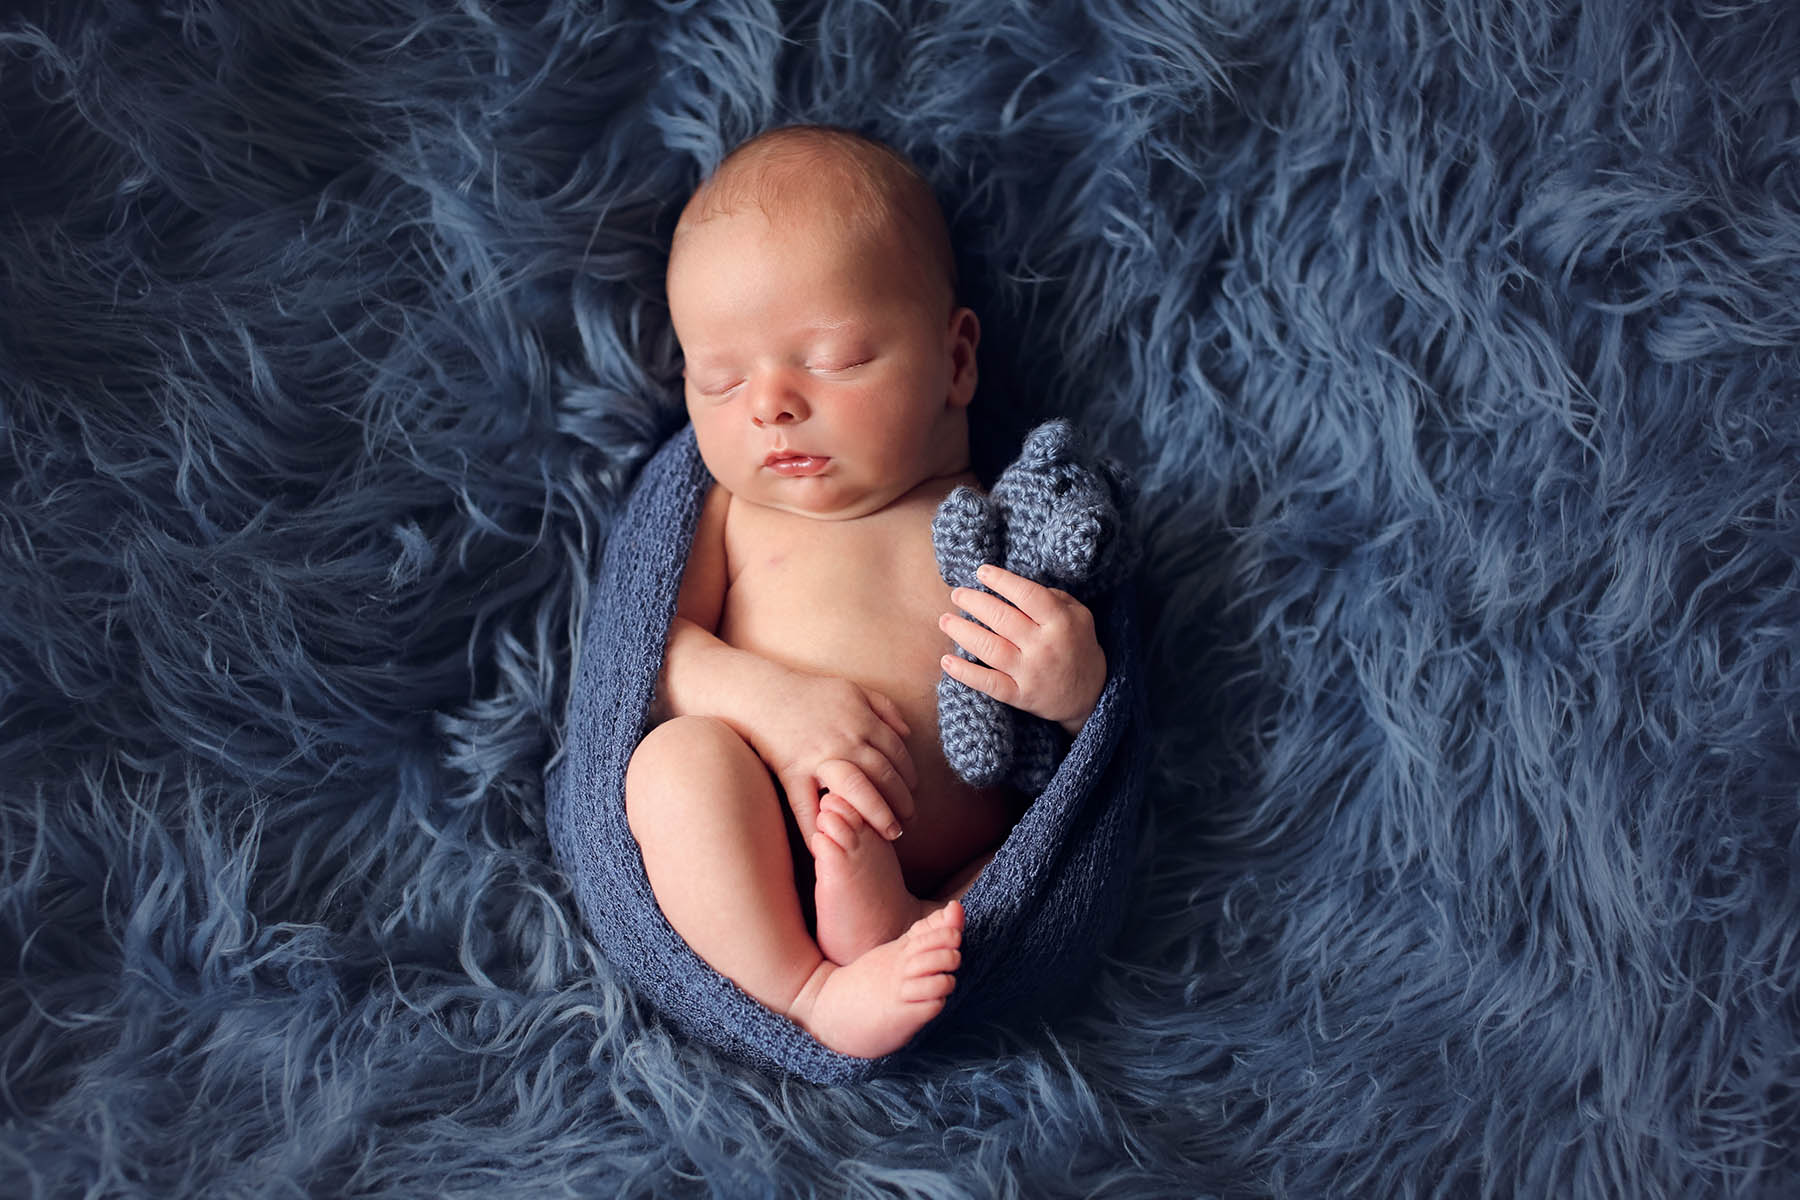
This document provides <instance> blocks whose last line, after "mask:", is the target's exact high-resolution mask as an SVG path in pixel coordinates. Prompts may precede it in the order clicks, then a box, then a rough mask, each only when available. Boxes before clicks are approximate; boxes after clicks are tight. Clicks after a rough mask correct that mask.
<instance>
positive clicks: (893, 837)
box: [888, 825, 905, 842]
mask: <svg viewBox="0 0 1800 1200" xmlns="http://www.w3.org/2000/svg"><path fill="white" fill-rule="evenodd" d="M904 832H905V830H903V829H901V828H900V827H899V826H898V825H895V826H892V827H891V828H889V829H888V841H890V842H897V841H899V840H900V835H901V834H902V833H904Z"/></svg>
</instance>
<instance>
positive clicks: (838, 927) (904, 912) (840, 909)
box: [810, 796, 942, 963]
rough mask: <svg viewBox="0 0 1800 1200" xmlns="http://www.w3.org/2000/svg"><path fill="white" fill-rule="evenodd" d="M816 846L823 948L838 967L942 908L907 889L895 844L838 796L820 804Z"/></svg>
mask: <svg viewBox="0 0 1800 1200" xmlns="http://www.w3.org/2000/svg"><path fill="white" fill-rule="evenodd" d="M810 845H811V848H812V855H813V876H814V880H815V882H814V884H813V908H814V910H815V912H816V914H817V917H818V929H819V949H820V950H822V951H824V953H825V957H826V958H829V959H830V960H831V961H832V962H834V963H851V962H855V961H856V960H857V959H858V958H861V957H862V956H863V955H864V954H866V953H868V952H869V951H870V950H872V949H874V948H875V947H876V946H879V945H881V944H882V943H883V942H891V941H893V940H894V939H895V938H897V937H899V936H900V935H901V934H902V933H904V932H905V931H906V929H907V927H908V926H910V925H911V924H912V923H913V922H914V921H917V920H918V919H919V918H921V917H923V916H925V915H926V914H927V913H929V912H931V911H933V910H934V909H937V908H940V907H942V905H941V904H932V903H929V902H927V901H924V900H920V899H918V898H917V897H915V896H914V895H913V894H912V893H911V892H909V891H907V890H906V880H905V878H904V876H903V875H902V874H901V871H900V859H899V856H898V855H896V854H895V853H894V844H893V843H892V842H890V841H888V840H887V839H886V838H884V837H882V836H881V835H880V834H879V833H876V832H875V830H874V829H872V828H871V827H870V826H869V823H868V822H867V821H864V820H863V818H862V814H861V813H859V812H857V811H856V810H855V809H854V808H852V807H851V806H850V804H849V802H848V801H845V800H842V799H839V798H838V797H836V796H825V797H823V798H822V799H821V800H820V801H819V818H818V828H817V829H816V831H815V832H814V833H813V836H812V841H811V843H810Z"/></svg>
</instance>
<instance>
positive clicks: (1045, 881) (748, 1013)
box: [545, 426, 1145, 1083]
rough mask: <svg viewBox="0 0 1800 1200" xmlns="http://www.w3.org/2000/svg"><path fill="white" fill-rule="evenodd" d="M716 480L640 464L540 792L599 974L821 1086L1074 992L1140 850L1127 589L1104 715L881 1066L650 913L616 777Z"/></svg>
mask: <svg viewBox="0 0 1800 1200" xmlns="http://www.w3.org/2000/svg"><path fill="white" fill-rule="evenodd" d="M712 484H713V480H712V476H711V475H710V474H709V473H708V472H707V470H706V466H705V464H704V463H703V462H702V461H701V459H700V452H699V448H698V446H697V444H696V443H695V441H694V434H693V429H692V427H691V426H690V427H688V428H687V429H685V430H683V431H682V432H681V433H679V434H677V435H676V436H675V437H673V438H671V439H670V440H669V442H668V443H667V444H665V445H664V446H663V447H662V449H660V450H659V451H657V453H656V454H655V456H654V457H653V458H652V459H651V460H650V462H649V463H648V464H647V465H646V466H645V468H644V470H643V472H642V474H641V475H640V476H639V477H638V480H637V482H636V483H635V484H634V485H633V487H632V492H631V496H630V498H629V500H628V501H627V503H626V507H625V512H624V515H623V516H621V517H620V518H619V522H618V524H617V525H616V526H615V527H614V531H613V533H612V536H611V538H610V539H609V541H608V542H607V547H606V553H605V556H604V558H603V560H602V562H601V566H600V571H599V574H598V576H597V577H596V578H595V579H594V581H593V587H592V590H591V592H590V593H589V601H588V609H587V612H586V614H585V616H584V617H583V626H582V635H581V649H580V653H579V656H578V659H577V662H576V664H575V669H574V674H573V676H572V682H571V685H570V693H569V709H568V716H567V720H566V722H565V725H564V731H563V757H562V760H561V761H560V762H559V763H557V764H556V766H555V767H554V768H552V769H551V770H550V771H549V773H548V775H547V777H546V779H545V802H546V807H547V812H546V816H547V820H548V826H549V834H550V844H551V848H552V850H553V851H554V853H555V857H556V862H557V866H558V867H559V868H560V869H561V870H562V872H563V873H564V875H565V876H567V877H568V879H569V880H570V882H571V884H572V887H573V891H574V895H575V903H576V906H577V908H578V909H579V910H580V912H581V917H582V920H583V921H584V922H585V923H586V925H587V927H588V930H589V931H590V932H591V933H592V934H593V936H594V939H595V941H596V942H598V943H599V945H600V949H601V950H602V952H603V953H604V954H605V955H606V958H607V960H608V962H610V963H611V964H612V965H613V967H614V968H615V969H616V970H617V971H618V973H619V975H620V976H621V978H623V979H624V980H625V981H626V982H627V983H628V984H629V985H630V986H631V987H632V989H633V990H634V991H635V992H636V993H637V994H638V995H639V996H641V997H643V998H645V999H647V1000H648V1001H650V1003H651V1004H653V1005H654V1006H655V1007H656V1009H657V1010H658V1011H660V1012H661V1013H662V1014H664V1015H665V1016H666V1017H667V1018H668V1019H669V1020H670V1021H671V1022H672V1023H673V1024H674V1025H675V1026H676V1027H677V1028H679V1029H681V1030H683V1031H684V1032H686V1033H687V1034H688V1035H689V1036H691V1037H693V1038H695V1039H697V1040H699V1041H702V1042H705V1043H707V1044H709V1045H711V1046H713V1047H714V1048H715V1049H717V1050H719V1051H721V1052H723V1053H725V1054H728V1055H730V1056H732V1057H734V1058H738V1059H742V1060H744V1061H748V1062H751V1063H754V1064H757V1065H759V1066H761V1067H763V1068H765V1069H769V1070H773V1071H786V1072H792V1073H793V1074H796V1075H800V1076H804V1077H805V1078H807V1079H811V1080H813V1081H815V1082H820V1083H842V1082H848V1081H850V1080H854V1079H860V1078H864V1077H867V1076H870V1075H873V1074H876V1073H878V1072H881V1071H884V1070H886V1069H888V1068H889V1067H890V1066H891V1064H892V1062H893V1061H894V1060H895V1059H896V1058H897V1057H899V1056H902V1055H907V1054H910V1053H912V1052H914V1051H915V1050H916V1049H917V1048H918V1047H919V1046H921V1045H922V1044H924V1043H926V1042H928V1041H929V1040H931V1039H934V1038H936V1037H937V1036H939V1035H940V1034H941V1033H943V1032H944V1031H946V1030H954V1029H967V1028H969V1027H970V1026H972V1025H974V1024H975V1023H977V1022H979V1021H982V1020H987V1019H999V1018H1005V1019H1008V1020H1009V1021H1018V1020H1022V1019H1024V1018H1025V1017H1026V1015H1027V1014H1029V1013H1032V1012H1034V1011H1042V1010H1044V1009H1047V1008H1049V1007H1051V1006H1052V1005H1055V1004H1058V1003H1061V1002H1065V1001H1068V1000H1070V999H1072V998H1074V997H1075V996H1076V995H1078V994H1079V993H1080V990H1081V989H1082V987H1083V986H1084V980H1085V978H1086V976H1087V975H1088V973H1089V972H1088V968H1089V967H1090V966H1091V965H1092V964H1093V961H1094V959H1095V957H1096V955H1097V954H1098V953H1099V951H1100V950H1102V949H1103V948H1104V947H1105V946H1106V944H1107V943H1109V942H1110V941H1111V939H1112V937H1113V935H1114V934H1115V933H1116V932H1117V929H1118V925H1119V919H1120V915H1121V912H1122V908H1123V901H1124V888H1125V884H1126V881H1127V879H1128V875H1129V869H1130V863H1131V855H1132V852H1133V849H1134V847H1135V843H1136V830H1137V822H1138V812H1139V808H1140V805H1141V798H1142V793H1143V771H1142V764H1143V760H1144V757H1145V754H1144V746H1143V737H1144V732H1143V731H1144V716H1143V700H1142V695H1141V692H1140V683H1139V680H1140V672H1139V670H1138V666H1137V635H1136V632H1135V629H1134V626H1133V621H1132V610H1133V601H1132V597H1131V592H1130V589H1129V588H1128V587H1126V588H1121V589H1120V590H1119V591H1118V592H1117V593H1116V594H1115V595H1114V596H1113V598H1112V601H1111V603H1109V604H1108V605H1106V606H1105V607H1104V608H1103V609H1101V610H1098V611H1096V613H1095V617H1096V619H1097V621H1098V622H1099V626H1100V631H1101V635H1100V637H1101V645H1102V646H1104V647H1105V649H1106V654H1107V668H1108V669H1107V679H1106V687H1105V690H1104V691H1103V692H1102V693H1101V696H1100V704H1099V706H1098V707H1097V708H1096V709H1095V711H1094V715H1093V716H1092V717H1091V718H1089V720H1088V722H1087V724H1086V726H1084V727H1083V728H1082V730H1081V733H1080V735H1079V736H1078V737H1077V738H1076V739H1075V743H1074V745H1073V746H1071V747H1070V748H1069V753H1068V755H1067V757H1066V758H1065V759H1064V760H1063V763H1062V766H1061V767H1060V768H1059V769H1058V771H1057V774H1056V777H1055V778H1054V779H1053V780H1052V781H1051V784H1050V786H1049V787H1048V788H1046V789H1045V791H1044V793H1043V794H1042V795H1041V796H1039V797H1038V798H1037V799H1036V800H1035V801H1033V802H1032V804H1031V806H1030V807H1029V808H1028V809H1027V810H1026V812H1025V814H1024V816H1022V817H1021V818H1020V819H1019V821H1018V823H1017V824H1016V825H1014V826H1013V829H1012V832H1011V833H1010V834H1008V835H1007V839H1006V841H1005V842H1004V843H1003V844H1002V845H1001V847H1000V849H999V851H998V852H997V853H996V854H995V856H994V859H993V861H992V862H991V863H989V864H988V866H987V868H986V869H985V870H983V871H982V873H981V875H980V877H979V878H977V879H976V881H975V884H974V886H972V887H971V888H970V889H969V891H968V893H967V894H966V895H965V896H964V897H963V907H964V909H965V910H966V911H967V914H968V923H967V925H966V926H965V928H964V932H963V965H962V968H961V970H960V971H959V972H958V973H957V985H956V990H955V992H953V993H952V994H951V997H950V1001H949V1003H948V1005H947V1006H946V1007H945V1010H944V1012H943V1014H942V1015H940V1016H939V1017H938V1018H937V1020H936V1021H934V1022H933V1023H932V1024H931V1025H929V1026H927V1027H926V1029H925V1031H924V1033H923V1034H922V1035H921V1037H920V1038H916V1039H914V1042H913V1044H912V1046H909V1047H908V1048H907V1049H906V1050H902V1051H900V1052H899V1055H888V1056H887V1057H885V1058H878V1059H863V1058H852V1057H849V1056H847V1055H843V1054H838V1053H836V1052H834V1051H832V1050H828V1049H826V1048H825V1047H824V1046H822V1045H820V1044H819V1043H818V1042H816V1041H814V1040H813V1038H812V1037H811V1036H810V1035H809V1034H807V1033H806V1032H805V1031H804V1030H802V1029H801V1028H800V1027H799V1026H797V1025H795V1024H794V1023H793V1022H791V1021H789V1020H787V1019H786V1018H785V1017H783V1016H781V1015H779V1014H777V1013H774V1012H771V1011H770V1010H769V1009H767V1008H764V1007H763V1006H762V1005H761V1004H759V1003H757V1002H756V1001H755V1000H753V999H751V997H750V996H749V995H747V994H746V993H745V992H743V991H742V990H740V989H739V988H738V987H737V985H736V984H734V983H732V982H731V980H729V979H727V978H725V977H724V976H723V975H720V974H719V973H718V972H716V971H714V970H713V969H712V968H711V967H709V966H707V965H706V963H705V962H704V961H703V960H702V959H701V958H700V957H699V956H698V955H696V954H695V953H694V952H693V950H691V949H690V948H689V947H688V945H687V943H686V942H685V941H683V940H682V939H681V936H680V935H679V934H677V933H676V932H675V930H674V929H673V928H672V927H671V926H670V925H669V923H668V922H667V921H666V920H665V919H664V917H663V915H662V910H661V909H660V908H659V907H658V906H657V903H656V896H655V894H654V893H653V892H652V891H651V890H650V881H649V879H648V877H647V876H646V875H645V874H644V860H643V857H642V855H641V854H640V853H639V852H638V846H637V842H636V841H635V840H634V839H633V838H632V836H631V830H630V827H629V826H628V825H627V824H626V820H625V768H626V765H627V764H628V763H629V762H630V760H631V753H632V751H633V750H634V749H636V747H637V744H638V742H639V741H640V740H642V738H643V736H644V734H645V732H647V730H648V720H649V716H648V714H649V708H650V699H651V695H652V691H653V689H654V687H655V684H656V677H657V675H658V673H659V672H660V671H661V670H662V660H663V651H664V648H665V646H666V643H667V638H668V629H669V622H670V620H671V618H672V617H673V616H674V613H675V596H676V592H677V590H678V589H679V586H680V583H681V575H682V572H683V570H684V569H685V567H686V565H687V555H688V550H689V547H690V546H691V545H692V543H693V537H694V528H695V525H696V524H697V522H698V518H699V513H700V507H701V504H702V502H703V501H704V499H705V497H706V494H707V491H708V490H709V489H710V488H711V487H712Z"/></svg>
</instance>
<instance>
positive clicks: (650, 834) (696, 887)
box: [625, 717, 962, 1058]
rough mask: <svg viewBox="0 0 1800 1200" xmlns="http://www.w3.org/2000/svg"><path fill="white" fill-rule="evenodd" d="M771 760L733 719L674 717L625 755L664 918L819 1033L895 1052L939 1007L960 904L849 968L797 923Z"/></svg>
mask: <svg viewBox="0 0 1800 1200" xmlns="http://www.w3.org/2000/svg"><path fill="white" fill-rule="evenodd" d="M779 803H780V801H779V800H778V798H777V797H776V794H775V787H774V784H773V782H772V781H771V780H770V778H769V773H768V770H767V769H766V768H765V767H764V766H763V764H762V761H761V760H760V759H759V758H757V756H756V753H755V752H754V751H753V750H751V749H750V747H749V746H748V745H746V744H745V743H744V740H743V739H742V738H740V737H739V736H738V735H737V734H736V733H735V732H734V731H733V730H732V729H731V728H730V727H729V726H727V725H725V724H723V723H722V722H719V721H714V720H710V719H708V718H702V717H678V718H676V719H674V720H672V721H667V722H664V723H663V724H662V725H659V726H657V727H656V728H655V729H653V730H651V732H650V733H649V735H648V736H647V737H645V738H644V740H643V742H642V743H640V744H639V746H638V748H637V750H636V751H635V752H634V753H633V754H632V757H631V764H630V767H629V769H628V770H627V772H626V776H625V811H626V817H627V819H628V820H629V822H630V825H631V832H632V835H633V836H634V837H636V838H637V841H638V846H639V848H640V850H641V851H642V852H643V857H644V871H645V874H646V875H648V876H649V879H650V887H651V889H652V890H653V891H654V892H655V893H656V900H657V904H658V905H659V906H660V907H661V908H662V911H663V915H664V916H665V917H666V918H667V919H668V922H669V924H670V925H671V926H672V927H673V928H674V929H675V931H676V932H677V933H679V934H680V935H681V936H682V937H683V938H684V939H686V941H687V943H688V945H689V946H691V947H692V948H693V950H694V952H695V953H696V954H698V955H699V956H700V957H701V958H702V959H704V960H705V961H706V962H707V963H708V964H710V965H711V966H712V968H713V969H714V970H716V971H718V972H719V973H720V974H721V975H724V976H726V977H727V978H729V979H731V980H733V981H734V982H735V983H736V984H737V985H738V986H739V987H741V988H743V989H744V991H745V992H747V993H749V994H750V995H751V996H752V997H754V998H755V999H756V1000H758V1001H759V1002H761V1003H762V1004H763V1005H764V1006H765V1007H767V1008H769V1009H772V1010H773V1011H775V1012H778V1013H782V1014H783V1015H785V1016H787V1017H789V1018H790V1019H792V1020H793V1021H795V1022H796V1023H797V1024H799V1025H800V1026H801V1027H802V1028H804V1029H805V1030H807V1031H808V1032H809V1033H811V1034H812V1035H813V1036H814V1037H815V1038H817V1039H818V1040H819V1041H820V1042H822V1043H823V1044H824V1045H826V1046H829V1047H831V1048H832V1049H834V1050H837V1051H839V1052H840V1053H844V1054H853V1055H858V1056H861V1057H869V1058H872V1057H875V1056H878V1055H881V1054H886V1053H889V1052H891V1051H893V1050H898V1049H899V1048H900V1047H901V1046H904V1045H905V1044H906V1043H907V1042H908V1041H910V1040H911V1039H912V1036H913V1035H914V1034H915V1033H917V1032H918V1031H919V1029H920V1028H921V1027H923V1026H924V1025H925V1023H926V1022H927V1021H929V1020H931V1019H932V1018H933V1017H935V1016H936V1015H937V1014H938V1013H939V1012H940V1011H942V1010H943V1007H944V999H945V997H947V996H948V995H949V994H950V991H951V989H952V988H953V987H954V986H955V979H954V977H953V972H954V971H955V970H956V968H957V967H958V966H959V965H960V964H961V952H960V946H961V941H962V908H961V906H960V905H958V904H954V903H952V904H948V905H945V906H943V907H941V908H936V909H935V910H934V911H933V912H932V913H931V915H930V916H928V917H924V918H922V919H918V920H915V921H914V922H912V923H910V924H909V925H908V926H906V927H905V928H903V929H902V930H901V931H900V932H899V933H898V934H897V935H896V936H894V937H893V938H890V939H889V940H888V941H887V942H886V943H884V944H882V945H879V946H876V947H874V948H872V949H870V950H869V951H868V952H867V953H865V954H862V955H860V956H859V957H858V958H857V959H856V960H855V961H854V962H852V963H851V964H850V965H848V966H839V965H838V964H835V963H832V962H830V961H828V960H827V959H826V958H825V956H824V954H823V953H821V952H820V950H819V947H818V944H817V943H816V942H814V941H813V939H812V937H811V936H810V935H809V934H808V933H807V930H806V924H805V922H804V920H803V919H802V917H801V913H800V899H799V896H798V895H797V894H796V892H795V890H794V873H793V859H792V858H791V857H790V854H789V850H788V843H787V834H786V831H785V827H784V825H783V822H782V816H781V809H780V808H779V807H778V805H779Z"/></svg>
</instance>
